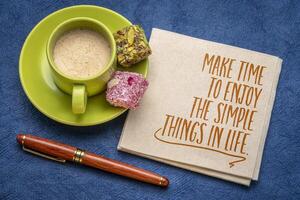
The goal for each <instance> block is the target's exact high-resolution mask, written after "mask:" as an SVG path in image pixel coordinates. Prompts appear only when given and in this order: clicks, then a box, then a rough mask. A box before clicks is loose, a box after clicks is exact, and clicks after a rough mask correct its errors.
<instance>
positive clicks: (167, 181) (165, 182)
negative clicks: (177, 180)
mask: <svg viewBox="0 0 300 200" xmlns="http://www.w3.org/2000/svg"><path fill="white" fill-rule="evenodd" d="M162 178H163V180H162V182H161V185H162V186H163V187H168V185H169V180H168V179H167V178H166V177H162Z"/></svg>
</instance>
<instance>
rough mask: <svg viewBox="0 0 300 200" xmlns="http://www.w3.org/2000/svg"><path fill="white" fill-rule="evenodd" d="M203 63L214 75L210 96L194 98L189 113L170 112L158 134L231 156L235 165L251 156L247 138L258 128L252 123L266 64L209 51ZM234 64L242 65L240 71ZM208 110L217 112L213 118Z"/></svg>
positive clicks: (176, 142) (162, 138)
mask: <svg viewBox="0 0 300 200" xmlns="http://www.w3.org/2000/svg"><path fill="white" fill-rule="evenodd" d="M202 63H203V65H202V66H200V67H199V71H201V72H205V73H208V74H209V75H210V84H209V88H208V89H207V95H206V96H200V97H198V96H194V97H193V98H192V99H190V102H188V103H190V105H191V106H190V110H188V111H187V116H176V115H174V114H172V113H166V114H165V118H164V122H163V125H162V126H161V127H160V128H159V129H157V130H156V131H155V132H154V137H155V138H156V139H157V140H159V141H161V142H165V143H169V144H174V145H182V146H186V147H191V148H199V149H203V150H208V151H214V152H218V153H220V154H222V155H224V156H230V157H232V158H233V160H232V161H231V162H229V166H230V167H233V166H235V164H236V163H238V162H242V161H244V160H246V159H247V140H248V137H251V134H253V132H254V131H255V130H254V129H253V126H252V125H253V122H254V121H255V116H256V114H257V112H258V110H257V104H259V100H260V97H261V94H262V90H263V88H262V87H263V74H264V71H265V70H266V66H263V65H260V64H255V63H250V62H248V61H243V60H238V59H235V58H226V57H222V56H219V55H212V54H209V53H206V54H205V56H204V58H203V62H202ZM234 65H235V66H238V70H237V71H236V72H237V73H236V74H233V73H234V71H233V70H232V68H233V67H234ZM224 78H225V79H224ZM232 104H234V105H232ZM212 110H216V111H213V112H212ZM208 113H215V115H213V116H212V117H211V118H210V119H209V117H208ZM224 125H225V127H224ZM227 126H229V127H230V128H226V127H227Z"/></svg>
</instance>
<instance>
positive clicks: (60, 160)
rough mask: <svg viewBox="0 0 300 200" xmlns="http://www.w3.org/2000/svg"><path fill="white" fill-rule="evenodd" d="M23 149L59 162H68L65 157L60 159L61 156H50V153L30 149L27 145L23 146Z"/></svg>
mask: <svg viewBox="0 0 300 200" xmlns="http://www.w3.org/2000/svg"><path fill="white" fill-rule="evenodd" d="M23 150H24V151H27V152H29V153H32V154H34V155H37V156H41V157H43V158H48V159H50V160H54V161H57V162H61V163H65V162H66V160H64V159H60V158H55V157H52V156H48V155H45V154H42V153H39V152H36V151H33V150H31V149H28V148H26V147H25V146H23Z"/></svg>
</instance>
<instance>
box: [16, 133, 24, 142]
mask: <svg viewBox="0 0 300 200" xmlns="http://www.w3.org/2000/svg"><path fill="white" fill-rule="evenodd" d="M23 135H24V134H18V135H17V142H18V143H19V144H21V143H22V138H23Z"/></svg>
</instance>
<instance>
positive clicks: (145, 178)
mask: <svg viewBox="0 0 300 200" xmlns="http://www.w3.org/2000/svg"><path fill="white" fill-rule="evenodd" d="M17 141H18V143H19V144H21V145H23V146H24V147H26V148H28V149H31V150H34V151H37V152H39V153H43V154H45V155H48V156H53V157H56V158H59V159H64V160H68V161H74V158H75V157H76V155H75V154H76V153H75V152H76V150H77V148H75V147H72V146H69V145H66V144H62V143H59V142H56V141H53V140H48V139H45V138H40V137H36V136H33V135H30V134H18V135H17ZM75 160H76V159H75ZM80 163H81V164H83V165H87V166H90V167H94V168H97V169H101V170H103V171H106V172H110V173H114V174H118V175H121V176H125V177H128V178H132V179H135V180H139V181H142V182H146V183H150V184H154V185H158V186H162V187H167V186H168V185H169V181H168V179H167V178H165V177H162V176H160V175H158V174H155V173H153V172H150V171H147V170H143V169H140V168H137V167H134V166H132V165H129V164H126V163H122V162H119V161H115V160H112V159H109V158H105V157H102V156H99V155H97V154H94V153H90V152H84V154H83V156H82V161H80Z"/></svg>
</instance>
